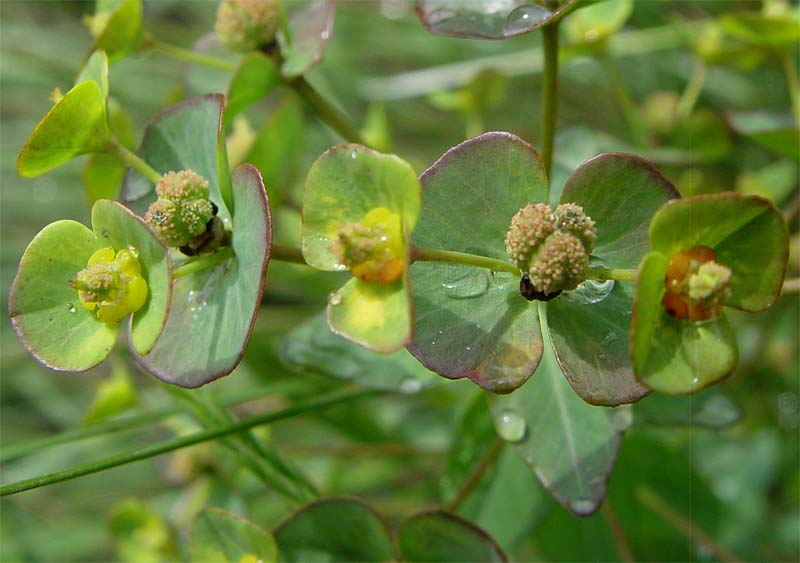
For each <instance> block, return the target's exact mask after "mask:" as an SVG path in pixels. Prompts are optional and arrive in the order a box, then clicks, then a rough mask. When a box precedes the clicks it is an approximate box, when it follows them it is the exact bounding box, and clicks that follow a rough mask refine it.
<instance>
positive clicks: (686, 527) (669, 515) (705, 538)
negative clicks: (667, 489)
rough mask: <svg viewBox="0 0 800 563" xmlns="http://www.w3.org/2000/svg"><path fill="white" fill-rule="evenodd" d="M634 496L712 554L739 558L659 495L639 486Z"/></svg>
mask: <svg viewBox="0 0 800 563" xmlns="http://www.w3.org/2000/svg"><path fill="white" fill-rule="evenodd" d="M636 496H637V497H638V498H639V501H641V503H642V504H644V505H645V506H646V507H648V508H649V509H650V510H652V511H653V512H655V513H656V514H658V515H659V516H661V518H663V519H664V520H666V521H667V522H668V523H669V524H670V525H671V526H672V527H673V528H675V529H676V530H678V531H679V532H681V533H682V534H684V535H685V536H686V537H687V538H689V540H690V541H695V540H697V541H698V542H700V543H702V544H703V545H705V546H706V547H708V548H709V549H710V550H711V551H712V552H713V553H714V555H716V556H717V557H719V558H720V559H721V560H722V561H729V562H736V561H739V559H738V558H737V557H736V556H735V555H734V554H733V553H731V552H730V551H728V549H727V548H726V547H725V546H723V545H720V544H719V543H718V542H717V541H716V540H715V539H714V538H712V537H711V536H710V535H708V533H707V532H705V531H704V530H702V529H700V528H699V527H697V525H695V524H694V523H693V522H692V521H691V520H688V519H686V518H684V517H683V516H682V515H681V514H678V513H677V512H675V511H674V510H673V509H672V508H671V507H670V506H669V505H668V504H667V503H666V502H664V501H663V500H662V499H661V497H659V496H658V495H657V494H656V493H654V492H653V491H651V490H650V489H648V488H647V487H641V488H639V489H638V490H637V491H636Z"/></svg>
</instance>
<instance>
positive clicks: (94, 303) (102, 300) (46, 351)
mask: <svg viewBox="0 0 800 563" xmlns="http://www.w3.org/2000/svg"><path fill="white" fill-rule="evenodd" d="M171 275H172V262H171V260H170V258H169V255H168V253H167V249H166V247H165V246H164V245H163V244H162V243H161V241H160V240H159V239H158V237H156V235H155V234H154V233H153V232H152V231H151V230H150V229H149V228H148V227H147V226H146V225H145V223H144V221H142V219H140V218H139V217H137V216H136V215H134V214H133V213H131V212H130V211H128V210H127V209H126V208H125V207H123V206H122V205H120V204H119V203H116V202H113V201H109V200H100V201H98V202H96V203H95V204H94V207H93V208H92V229H91V230H90V229H88V228H86V227H85V226H83V225H82V224H81V223H78V222H76V221H71V220H62V221H57V222H55V223H51V224H50V225H48V226H47V227H45V228H44V229H42V231H40V232H39V234H38V235H36V237H35V238H34V239H33V240H32V241H31V243H30V244H29V245H28V248H27V249H26V250H25V253H24V254H23V256H22V260H21V261H20V265H19V270H18V272H17V275H16V277H15V278H14V282H13V284H12V286H11V294H10V296H9V315H10V317H11V322H12V325H13V326H14V330H15V331H16V333H17V336H18V337H19V339H20V341H21V342H22V344H23V345H24V346H25V347H26V348H27V349H28V350H29V351H30V352H31V354H33V356H34V357H35V358H36V359H37V360H39V361H40V362H41V363H42V364H44V365H46V366H47V367H50V368H52V369H56V370H63V371H83V370H86V369H89V368H91V367H93V366H95V365H97V364H99V363H100V362H102V361H103V360H104V359H105V357H106V356H107V355H108V354H109V352H110V351H111V348H112V347H113V345H114V342H115V341H116V338H117V333H118V331H119V325H120V321H121V320H122V319H123V318H124V317H126V316H128V315H129V314H130V323H129V325H128V331H129V341H130V345H131V348H132V349H133V351H134V352H135V353H137V354H139V355H143V356H144V355H147V354H149V353H150V351H151V350H152V349H153V346H154V345H155V343H156V340H157V339H158V337H159V335H160V334H161V331H162V329H163V328H164V324H165V322H166V318H167V311H168V309H169V305H170V300H171V295H172V288H171V280H170V278H171Z"/></svg>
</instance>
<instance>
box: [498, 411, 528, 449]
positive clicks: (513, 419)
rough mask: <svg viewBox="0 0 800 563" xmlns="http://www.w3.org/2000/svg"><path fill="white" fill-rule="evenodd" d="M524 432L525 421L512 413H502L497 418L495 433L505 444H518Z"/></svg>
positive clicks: (525, 429) (525, 428)
mask: <svg viewBox="0 0 800 563" xmlns="http://www.w3.org/2000/svg"><path fill="white" fill-rule="evenodd" d="M526 431H527V427H526V426H525V419H524V418H522V417H521V416H520V415H518V414H517V413H515V412H514V411H503V412H501V413H500V416H498V417H497V433H498V434H499V435H500V437H501V438H502V439H503V440H506V441H507V442H519V441H520V440H522V439H523V438H524V437H525V432H526Z"/></svg>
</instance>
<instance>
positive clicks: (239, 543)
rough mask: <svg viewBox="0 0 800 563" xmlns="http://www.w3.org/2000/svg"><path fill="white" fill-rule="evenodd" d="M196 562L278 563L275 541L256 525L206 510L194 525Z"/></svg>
mask: <svg viewBox="0 0 800 563" xmlns="http://www.w3.org/2000/svg"><path fill="white" fill-rule="evenodd" d="M190 547H191V550H190V561H193V562H194V563H208V562H209V561H216V562H218V563H223V562H224V563H256V562H261V563H275V562H276V561H278V548H277V546H276V545H275V540H274V539H273V538H272V535H270V534H269V533H268V532H267V531H266V530H264V529H263V528H261V527H260V526H258V525H257V524H255V523H253V522H250V521H249V520H245V519H244V518H241V517H239V516H237V515H235V514H232V513H230V512H227V511H225V510H222V509H219V508H214V507H210V508H206V509H204V510H203V511H202V512H200V514H198V515H197V516H196V517H195V519H194V523H193V524H192V541H191V546H190Z"/></svg>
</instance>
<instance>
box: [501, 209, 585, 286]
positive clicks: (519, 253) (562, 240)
mask: <svg viewBox="0 0 800 563" xmlns="http://www.w3.org/2000/svg"><path fill="white" fill-rule="evenodd" d="M596 239H597V235H596V231H595V223H594V221H593V220H592V219H591V218H589V217H587V216H586V214H585V213H584V212H583V208H582V207H581V206H579V205H576V204H574V203H562V204H561V205H559V206H558V207H557V208H556V209H555V211H554V210H553V209H552V208H551V207H550V206H549V205H547V204H546V203H535V204H534V203H529V204H528V205H526V206H525V207H523V208H522V209H520V210H519V211H518V212H517V213H516V214H515V215H514V217H512V218H511V224H510V226H509V228H508V231H507V232H506V237H505V247H506V254H507V255H508V258H509V260H510V261H511V263H513V264H514V265H515V266H517V267H518V268H519V269H520V270H522V271H523V273H524V274H527V276H528V279H529V281H530V284H531V285H532V286H533V288H534V289H535V292H536V293H537V294H541V295H542V296H547V295H552V294H554V293H557V292H560V291H564V290H570V289H575V287H577V285H578V284H579V283H580V282H581V281H582V280H583V277H584V274H585V272H586V268H587V267H588V266H589V253H590V252H591V251H592V249H593V248H594V243H595V240H596Z"/></svg>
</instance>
